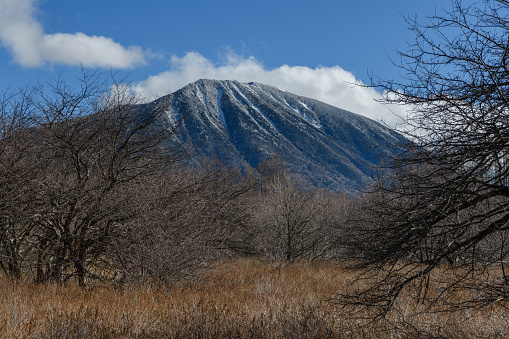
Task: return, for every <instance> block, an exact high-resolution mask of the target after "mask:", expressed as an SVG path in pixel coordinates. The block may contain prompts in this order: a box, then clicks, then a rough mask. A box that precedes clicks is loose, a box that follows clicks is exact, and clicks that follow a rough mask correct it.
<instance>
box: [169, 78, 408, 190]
mask: <svg viewBox="0 0 509 339" xmlns="http://www.w3.org/2000/svg"><path fill="white" fill-rule="evenodd" d="M164 99H167V100H171V102H172V105H171V108H170V109H169V111H168V117H169V118H170V119H172V120H174V119H179V118H181V117H184V119H185V120H184V126H183V128H182V129H181V131H180V134H179V136H178V137H179V139H180V141H190V142H191V143H192V144H193V145H194V146H195V148H196V155H197V156H218V157H219V158H220V159H222V160H223V161H224V162H226V163H227V164H230V165H235V166H241V167H243V168H247V167H248V166H252V167H255V168H256V166H257V165H258V163H259V162H260V161H261V160H263V159H266V158H269V157H271V156H272V155H274V154H275V153H279V154H280V155H281V157H282V159H283V160H284V161H285V162H286V164H287V165H288V167H289V169H290V170H291V171H292V172H294V173H297V174H299V175H300V176H302V177H303V178H305V179H307V180H309V181H310V182H311V183H312V184H314V185H316V186H319V187H330V188H332V189H335V190H338V191H348V190H351V189H355V188H359V187H361V186H362V185H363V184H364V183H366V182H367V181H369V180H370V179H371V178H372V177H373V174H374V173H373V166H374V165H376V164H377V163H378V161H379V160H380V159H379V151H376V150H374V149H373V146H379V145H388V144H393V143H395V142H397V141H398V140H401V139H402V137H401V135H399V134H398V133H396V132H395V131H393V130H391V129H389V128H386V127H385V126H383V125H381V124H380V123H378V122H375V121H373V120H370V119H368V118H366V117H363V116H361V115H358V114H354V113H351V112H348V111H345V110H342V109H340V108H337V107H334V106H331V105H328V104H325V103H323V102H320V101H318V100H314V99H310V98H305V97H302V96H298V95H295V94H291V93H288V92H285V91H281V90H279V89H277V88H275V87H272V86H267V85H263V84H259V83H248V84H246V83H239V82H237V81H230V80H228V81H218V80H198V81H196V82H194V83H191V84H189V85H187V86H185V87H183V88H182V89H180V90H178V91H176V92H174V93H172V94H169V95H168V96H166V97H164Z"/></svg>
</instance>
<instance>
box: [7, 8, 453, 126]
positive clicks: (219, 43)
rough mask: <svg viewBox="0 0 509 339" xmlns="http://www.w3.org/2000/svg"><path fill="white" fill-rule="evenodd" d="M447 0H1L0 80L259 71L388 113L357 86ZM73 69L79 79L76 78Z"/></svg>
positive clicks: (156, 91)
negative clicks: (97, 72)
mask: <svg viewBox="0 0 509 339" xmlns="http://www.w3.org/2000/svg"><path fill="white" fill-rule="evenodd" d="M450 6H451V5H450V2H449V1H448V0H445V1H444V0H442V1H439V0H428V1H417V0H386V1H380V0H357V1H341V0H314V1H303V0H293V1H281V0H272V1H267V0H258V1H242V0H236V1H233V0H216V1H210V0H208V1H205V0H186V1H182V0H180V1H167V0H152V1H117V0H89V1H69V0H0V89H3V88H6V87H14V88H16V87H19V86H23V85H25V84H27V83H34V82H37V81H43V82H44V81H50V80H52V79H55V78H56V77H58V76H61V77H62V78H64V79H74V78H75V77H76V76H77V75H79V73H80V66H83V67H85V68H90V69H98V68H99V69H104V70H105V72H106V73H108V72H109V71H110V70H114V71H116V72H118V73H119V74H121V75H128V81H129V82H132V84H133V89H135V90H136V91H138V92H139V93H141V94H143V95H145V96H147V97H149V98H151V97H157V96H160V95H164V94H166V93H168V92H172V91H175V90H177V89H179V88H180V87H182V86H184V85H186V84H187V83H189V82H192V81H195V80H197V79H199V78H216V79H236V80H239V81H242V82H248V81H257V82H262V83H267V84H270V85H274V86H277V87H279V88H282V89H284V90H287V91H290V92H294V93H296V94H301V95H305V96H308V97H314V98H317V99H319V100H323V101H325V102H328V103H330V104H333V105H335V106H338V107H341V108H345V109H349V110H351V111H354V112H356V113H359V114H364V115H367V116H369V117H371V118H374V119H377V120H380V119H384V120H385V121H387V122H389V123H391V122H394V121H396V120H394V118H393V117H391V116H392V115H391V114H390V111H389V109H392V111H394V112H396V113H399V114H400V113H402V109H401V108H399V107H392V108H388V107H381V106H380V105H379V104H377V103H376V102H374V100H373V97H377V95H378V94H377V93H376V92H374V91H373V90H371V89H366V88H361V87H356V86H353V85H352V83H354V82H356V81H361V82H368V81H369V78H368V73H369V72H373V73H374V74H376V75H379V76H382V77H385V78H388V77H392V76H393V75H394V74H395V73H397V70H396V69H395V67H394V66H393V65H392V63H391V61H390V60H389V57H391V56H392V57H394V56H395V53H394V49H395V48H400V49H405V47H406V41H411V40H412V38H413V36H412V34H411V32H409V31H408V30H407V26H406V24H405V22H404V20H403V17H402V16H405V15H410V16H412V17H413V16H415V15H417V17H418V18H419V19H422V20H425V18H426V16H429V15H432V14H433V13H434V12H435V10H438V11H441V9H442V8H445V9H447V8H450ZM71 81H72V80H71Z"/></svg>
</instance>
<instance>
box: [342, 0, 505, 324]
mask: <svg viewBox="0 0 509 339" xmlns="http://www.w3.org/2000/svg"><path fill="white" fill-rule="evenodd" d="M452 5H453V8H452V10H451V11H449V12H447V13H445V14H443V15H440V14H437V15H435V16H433V17H431V18H429V24H427V25H421V24H419V23H418V22H416V21H412V20H409V21H408V22H409V24H410V27H411V29H412V30H413V31H414V32H415V36H416V39H415V42H414V43H412V44H410V45H409V47H410V48H409V50H408V51H406V52H400V53H399V54H400V57H401V61H400V62H399V63H398V64H397V65H398V67H399V69H400V72H401V73H402V80H401V81H396V80H392V81H381V82H379V81H375V82H374V86H376V87H377V88H378V89H381V90H383V91H385V93H386V101H387V102H389V103H396V104H403V105H408V107H409V109H410V110H411V112H410V113H409V118H408V120H407V128H406V133H407V136H409V139H410V140H411V142H409V143H407V144H405V145H400V151H399V152H398V153H397V156H395V157H393V158H392V159H391V160H390V161H388V163H387V164H386V166H384V167H382V168H380V170H379V180H378V182H377V184H376V186H375V190H374V191H375V192H374V194H372V195H371V196H370V197H369V198H368V199H367V201H366V205H365V210H367V211H370V214H369V219H368V220H367V221H368V222H367V223H365V224H364V227H362V228H361V230H360V231H358V232H354V234H353V235H352V236H355V237H356V238H355V240H356V241H355V242H356V246H358V249H360V250H359V251H358V253H360V254H361V259H362V266H363V267H364V269H367V270H368V271H369V270H371V269H372V270H374V272H375V273H377V274H382V276H381V278H380V275H378V277H379V279H378V282H377V283H376V284H374V285H372V286H370V287H369V288H367V289H366V290H362V291H359V293H357V294H354V295H345V296H343V297H342V298H340V299H339V300H340V302H341V303H342V304H343V305H347V306H352V305H355V306H358V307H366V308H368V309H369V310H371V311H374V313H372V314H373V315H374V316H382V317H383V316H385V315H386V314H387V312H388V311H389V310H391V309H392V308H393V307H394V306H395V302H396V300H397V299H398V297H400V296H401V293H402V291H403V290H404V289H411V288H416V291H417V292H416V293H415V297H416V299H418V300H420V301H422V302H423V303H425V304H427V305H430V306H431V305H434V303H435V302H437V300H439V299H440V298H441V297H443V296H444V292H446V291H448V290H453V289H456V288H458V289H465V290H467V291H470V292H474V293H466V294H464V295H466V296H468V298H467V299H466V300H456V301H455V302H452V303H451V304H449V307H448V309H451V310H454V309H458V307H460V306H461V307H464V306H467V307H473V306H487V305H490V304H493V303H502V302H505V301H507V300H508V299H509V275H508V274H507V267H506V265H507V259H508V253H509V247H508V246H507V236H508V235H509V234H508V231H509V199H508V197H509V172H508V171H507V169H508V167H507V165H508V159H509V134H508V131H509V129H508V128H507V126H508V124H509V105H508V103H509V65H508V62H507V60H508V56H509V2H508V1H505V0H482V1H478V2H475V3H474V2H472V3H471V2H466V1H459V0H455V1H453V2H452ZM448 267H454V268H455V270H454V272H456V273H457V274H456V275H449V278H448V280H445V281H442V282H441V284H440V286H442V287H441V292H439V293H438V294H434V295H430V294H426V292H425V291H426V287H427V286H429V285H430V283H432V282H430V279H432V278H431V277H432V274H431V273H432V272H433V271H435V270H436V269H441V270H444V269H447V268H448ZM458 267H461V270H458ZM452 272H453V271H450V273H451V274H452ZM487 272H489V274H490V279H489V280H483V281H482V282H481V280H478V279H479V277H480V276H482V274H483V273H487ZM435 277H436V276H435ZM453 277H454V278H453ZM419 291H420V292H419ZM437 295H438V297H437Z"/></svg>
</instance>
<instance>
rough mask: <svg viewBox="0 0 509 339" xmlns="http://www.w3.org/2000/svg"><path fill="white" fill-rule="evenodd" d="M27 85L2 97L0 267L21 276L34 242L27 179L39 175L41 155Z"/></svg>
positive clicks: (0, 113) (0, 127)
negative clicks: (37, 149) (33, 129)
mask: <svg viewBox="0 0 509 339" xmlns="http://www.w3.org/2000/svg"><path fill="white" fill-rule="evenodd" d="M29 96H30V93H29V91H28V90H27V89H22V90H19V91H13V90H6V91H5V92H4V93H3V95H2V97H1V98H0V267H1V268H2V269H3V270H4V272H6V273H7V274H8V275H10V276H12V277H15V278H19V277H21V273H22V270H23V267H24V266H25V265H26V260H27V257H29V255H30V254H31V252H32V249H33V248H32V246H31V244H29V243H28V242H27V240H28V239H29V238H30V236H31V235H32V232H33V224H32V223H31V222H30V210H31V206H32V203H33V191H32V190H31V188H30V186H28V185H25V183H26V182H28V181H31V180H34V179H35V178H36V176H37V171H38V166H39V165H42V163H41V160H42V158H41V157H40V155H39V154H38V152H36V148H37V146H38V141H39V140H38V139H37V138H35V137H34V135H33V133H31V128H33V127H34V124H33V121H32V117H33V107H32V106H31V104H30V100H29Z"/></svg>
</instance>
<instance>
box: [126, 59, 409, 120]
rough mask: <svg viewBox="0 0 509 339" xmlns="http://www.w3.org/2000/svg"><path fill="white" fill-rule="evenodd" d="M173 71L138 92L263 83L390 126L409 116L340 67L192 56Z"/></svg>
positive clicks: (138, 87) (178, 61) (151, 95)
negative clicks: (207, 82)
mask: <svg viewBox="0 0 509 339" xmlns="http://www.w3.org/2000/svg"><path fill="white" fill-rule="evenodd" d="M170 66H171V67H170V69H169V70H168V71H165V72H162V73H160V74H157V75H153V76H150V77H149V78H148V79H147V80H145V81H142V82H140V83H138V84H137V85H136V86H135V90H136V91H137V92H139V93H141V94H143V95H145V96H147V97H149V98H155V97H158V96H161V95H165V94H167V93H171V92H173V91H176V90H178V89H179V88H182V87H183V86H185V85H187V84H189V83H191V82H194V81H196V80H198V79H203V78H206V79H217V80H237V81H240V82H260V83H265V84H268V85H272V86H275V87H278V88H280V89H282V90H285V91H288V92H291V93H295V94H298V95H302V96H306V97H310V98H314V99H317V100H320V101H323V102H325V103H328V104H330V105H333V106H336V107H340V108H343V109H346V110H349V111H352V112H356V113H359V114H362V115H365V116H367V117H369V118H371V119H374V120H384V121H385V122H386V123H388V124H389V125H393V126H394V125H395V124H397V123H401V120H400V119H399V118H398V117H397V116H395V115H394V113H396V114H398V115H405V111H404V110H403V108H402V107H399V106H391V107H390V106H386V105H382V104H380V103H378V102H376V101H375V100H374V99H379V98H381V95H380V93H378V92H377V91H375V90H374V89H372V88H366V87H362V86H359V85H356V84H360V81H359V80H357V79H356V77H355V76H354V75H353V74H352V73H350V72H348V71H346V70H344V69H342V68H341V67H339V66H333V67H324V66H319V67H316V68H310V67H303V66H288V65H283V66H280V67H277V68H274V69H267V68H265V66H264V65H263V63H262V62H260V61H258V60H256V59H255V58H254V57H248V58H245V57H241V56H238V55H236V54H234V53H229V54H227V55H226V56H225V58H224V62H223V63H222V64H220V65H217V64H215V63H213V62H212V61H210V60H209V59H207V58H205V57H204V56H202V55H201V54H199V53H196V52H189V53H187V54H186V55H185V56H183V57H177V56H173V57H172V58H171V60H170Z"/></svg>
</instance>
